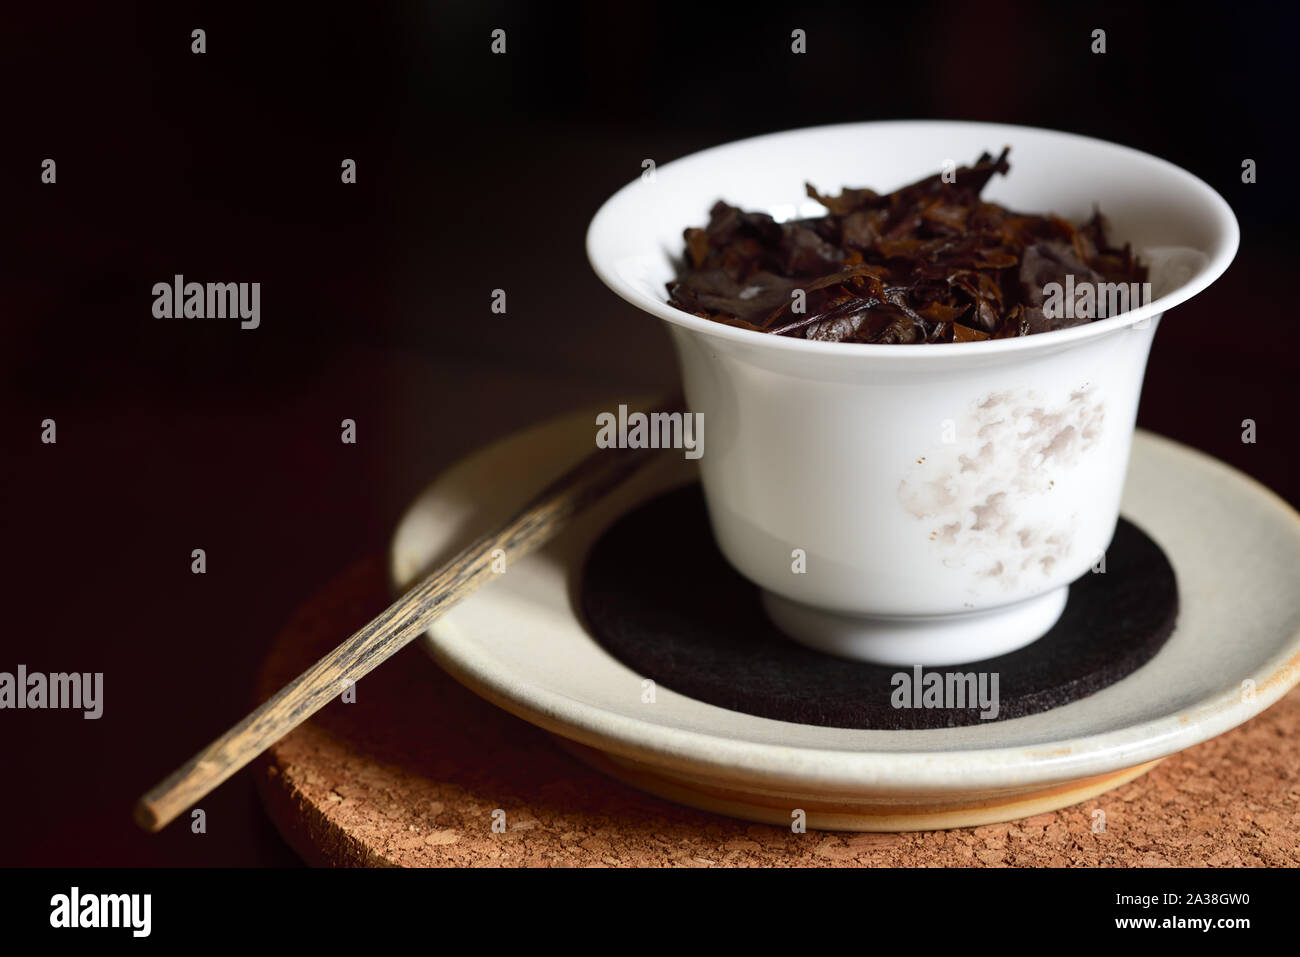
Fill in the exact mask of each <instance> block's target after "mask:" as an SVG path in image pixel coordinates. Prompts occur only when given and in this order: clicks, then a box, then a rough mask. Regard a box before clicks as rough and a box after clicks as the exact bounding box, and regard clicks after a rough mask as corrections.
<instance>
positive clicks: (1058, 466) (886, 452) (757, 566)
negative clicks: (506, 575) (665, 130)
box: [587, 121, 1239, 665]
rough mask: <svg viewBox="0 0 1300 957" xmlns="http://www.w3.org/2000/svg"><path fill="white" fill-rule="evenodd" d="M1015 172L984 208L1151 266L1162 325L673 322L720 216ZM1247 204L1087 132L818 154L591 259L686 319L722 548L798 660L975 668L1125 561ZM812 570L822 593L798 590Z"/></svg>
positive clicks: (886, 140)
mask: <svg viewBox="0 0 1300 957" xmlns="http://www.w3.org/2000/svg"><path fill="white" fill-rule="evenodd" d="M1004 145H1009V146H1010V147H1011V155H1010V161H1011V171H1010V173H1009V174H1008V175H1007V176H1005V177H995V178H994V179H993V180H992V181H991V182H990V184H989V186H988V188H987V189H986V190H985V191H984V197H985V198H986V199H988V200H990V201H993V202H999V203H1002V204H1004V205H1006V206H1009V207H1011V208H1012V209H1017V210H1023V211H1026V212H1053V213H1057V214H1059V215H1062V216H1064V217H1066V218H1067V219H1070V220H1071V221H1073V222H1081V221H1083V220H1085V219H1086V218H1087V217H1088V216H1089V215H1091V212H1092V210H1093V207H1094V205H1096V206H1098V207H1100V209H1101V210H1102V212H1103V214H1104V215H1105V216H1106V217H1107V219H1108V221H1109V223H1110V235H1111V238H1112V241H1115V240H1118V241H1121V242H1122V241H1128V242H1131V243H1132V244H1133V246H1134V248H1135V249H1136V250H1137V252H1138V254H1139V255H1140V256H1142V257H1143V258H1144V259H1145V260H1146V261H1148V262H1149V263H1151V265H1152V276H1151V279H1152V284H1153V287H1154V289H1153V292H1154V298H1153V300H1152V301H1151V302H1150V303H1148V304H1146V305H1144V306H1142V307H1140V308H1137V309H1134V310H1131V311H1129V312H1126V313H1124V314H1123V315H1120V316H1116V317H1113V318H1110V319H1103V320H1099V321H1096V322H1092V323H1087V324H1085V325H1081V326H1076V327H1073V328H1070V329H1066V330H1062V331H1058V332H1050V333H1042V334H1038V335H1033V336H1027V337H1023V338H1017V339H1009V340H997V341H986V342H969V343H943V344H930V345H921V346H906V345H861V344H846V343H824V342H810V341H807V340H802V339H792V338H786V337H779V336H769V335H765V334H763V333H756V332H750V331H748V330H743V329H737V328H733V327H730V326H726V325H722V324H720V323H716V322H712V321H709V320H706V319H700V318H698V317H696V316H692V315H690V314H688V313H685V312H682V311H680V310H677V309H675V308H673V307H671V306H669V305H668V304H667V301H666V300H667V292H666V289H665V283H666V282H667V281H668V280H669V279H671V278H672V276H673V274H674V267H673V263H672V258H673V257H676V256H679V255H680V254H681V250H682V230H683V229H684V228H686V227H687V226H694V225H701V224H703V223H704V222H706V221H707V219H708V210H709V207H710V206H711V205H712V204H713V202H714V201H715V200H717V199H719V198H722V199H725V200H726V201H727V202H729V203H732V204H734V205H737V206H741V207H743V208H746V209H760V210H766V211H768V212H771V213H772V214H773V215H774V216H776V217H777V218H778V219H788V218H792V217H794V216H802V215H810V214H811V215H815V214H817V213H819V212H821V211H822V209H821V207H820V206H819V205H818V204H816V203H814V202H812V201H810V200H808V199H807V198H806V197H805V195H804V189H803V185H804V183H805V182H811V183H812V184H814V185H815V186H817V187H818V188H819V189H821V190H823V191H830V192H837V191H838V190H839V189H840V188H841V187H843V186H870V187H872V188H875V189H877V190H880V191H886V190H890V189H894V188H896V187H898V186H900V185H904V184H906V183H908V182H911V181H914V180H916V179H918V178H920V177H921V176H923V175H926V174H927V173H928V172H930V171H933V170H935V169H938V168H939V167H940V166H941V165H942V164H943V163H944V162H945V161H946V160H949V159H955V160H957V161H958V162H970V161H972V160H973V159H974V158H975V157H976V156H978V155H979V154H980V153H981V152H982V151H984V150H988V151H991V152H996V151H997V150H999V149H1000V148H1001V147H1002V146H1004ZM1238 238H1239V234H1238V228H1237V223H1236V219H1235V218H1234V217H1233V215H1232V212H1231V210H1230V209H1229V207H1228V205H1227V203H1226V202H1225V201H1224V200H1223V199H1222V198H1221V197H1220V196H1219V195H1218V194H1217V193H1215V192H1214V190H1212V189H1211V188H1210V187H1209V186H1207V185H1206V184H1205V183H1204V182H1202V181H1201V180H1199V179H1197V178H1196V177H1194V176H1192V175H1191V174H1190V173H1187V172H1186V171H1184V170H1181V169H1179V168H1178V167H1176V166H1173V165H1171V164H1169V163H1167V162H1165V161H1163V160H1160V159H1157V158H1155V157H1153V156H1149V155H1147V154H1145V153H1140V152H1137V151H1135V150H1131V149H1128V148H1126V147H1122V146H1117V145H1115V144H1112V143H1106V142H1103V141H1100V140H1094V139H1089V138H1085V137H1080V136H1075V135H1072V134H1067V133H1059V132H1053V131H1049V130H1037V129H1030V128H1025V127H1016V126H1003V125H995V124H980V123H957V122H930V121H917V122H887V123H861V124H850V125H843V126H830V127H819V128H814V129H807V130H796V131H793V132H788V133H778V134H773V135H770V136H763V137H758V138H755V139H750V140H744V141H742V142H739V143H733V144H730V145H727V146H722V147H718V148H716V149H711V150H706V151H704V152H702V153H697V154H694V155H691V156H688V157H686V158H684V159H681V160H677V161H675V162H673V163H669V164H667V165H665V166H662V167H660V168H659V169H658V170H657V172H656V175H655V177H654V179H653V180H651V181H646V180H638V181H637V182H635V183H632V184H630V185H628V186H626V187H624V188H623V189H622V190H620V191H619V192H618V193H616V194H615V195H614V196H613V197H612V198H611V199H610V200H609V201H608V202H606V203H605V205H604V206H602V207H601V209H600V211H599V212H598V213H597V214H596V216H595V218H594V219H593V220H592V223H591V226H590V229H589V231H588V233H587V252H588V256H589V257H590V259H591V263H592V266H593V268H594V269H595V270H596V272H597V274H598V275H599V276H600V278H601V279H602V280H604V282H605V283H606V284H607V285H609V286H610V288H611V289H613V290H614V291H615V292H617V293H618V294H619V295H620V296H622V297H623V298H624V299H626V300H628V301H629V302H631V303H633V304H635V305H637V306H639V307H641V308H642V309H644V310H646V311H647V312H650V313H651V314H653V315H655V316H658V317H659V318H661V319H664V320H665V321H666V322H667V323H668V329H669V331H670V333H671V334H672V339H673V342H674V344H675V346H676V349H677V353H678V356H679V359H680V362H681V368H682V377H683V382H684V386H685V391H686V399H687V404H688V405H689V407H690V408H691V410H692V411H695V412H702V413H703V414H704V422H705V436H706V441H705V445H704V455H703V457H702V458H701V459H700V470H701V472H700V474H701V482H702V484H703V488H704V494H705V498H706V501H707V503H708V509H709V517H710V521H711V523H712V526H713V532H714V535H715V537H716V539H717V542H718V545H719V547H720V548H721V550H722V552H723V554H724V555H725V556H726V557H727V559H728V560H729V561H730V562H731V563H732V564H733V565H734V566H735V567H736V568H737V569H738V570H739V571H740V572H741V573H742V574H743V575H745V576H746V577H747V578H749V579H750V580H751V581H753V582H755V583H756V584H758V585H759V586H760V587H761V588H762V589H763V591H764V603H765V606H766V608H767V610H768V613H769V614H770V615H771V617H772V618H773V620H774V621H775V622H776V623H777V624H778V626H780V627H781V628H782V630H784V631H785V632H786V633H787V634H789V635H790V636H791V637H793V638H795V639H797V640H799V641H802V642H804V643H806V644H809V645H811V646H813V647H816V648H819V649H822V650H824V651H828V652H830V653H833V654H838V655H843V656H847V657H854V658H860V659H863V660H868V661H875V662H880V663H885V664H891V665H912V664H927V665H941V664H955V663H959V662H968V661H976V660H980V659H984V658H988V657H991V656H993V655H997V654H1002V653H1005V652H1008V651H1012V650H1014V649H1016V648H1019V647H1022V646H1024V645H1026V644H1029V643H1030V642H1032V641H1034V640H1036V639H1037V638H1039V637H1041V636H1042V635H1043V634H1044V633H1045V632H1046V631H1047V630H1048V629H1049V628H1050V627H1051V626H1052V624H1054V623H1055V621H1056V619H1057V618H1058V617H1059V615H1060V613H1061V611H1062V610H1063V608H1064V606H1065V601H1066V596H1067V590H1068V586H1069V584H1070V582H1072V581H1074V580H1075V579H1077V578H1078V577H1079V576H1081V575H1083V574H1086V573H1088V572H1089V570H1090V569H1092V568H1093V567H1094V566H1095V565H1097V563H1098V562H1099V559H1101V557H1102V555H1103V553H1104V550H1105V548H1106V547H1107V546H1108V545H1109V543H1110V540H1111V536H1112V534H1113V533H1114V530H1115V524H1116V520H1117V518H1118V515H1119V499H1120V491H1121V488H1122V486H1123V483H1124V476H1125V472H1126V469H1127V465H1128V457H1129V449H1130V445H1131V443H1132V438H1133V428H1134V422H1135V419H1136V415H1137V405H1138V396H1139V394H1140V392H1141V388H1142V377H1143V372H1144V370H1145V367H1146V360H1147V354H1148V352H1149V350H1150V348H1151V342H1152V337H1153V336H1154V334H1155V330H1156V327H1157V325H1158V323H1159V320H1160V318H1161V316H1162V315H1163V313H1164V312H1165V311H1166V310H1168V309H1169V308H1171V307H1172V306H1175V305H1177V304H1178V303H1181V302H1183V301H1185V300H1186V299H1188V298H1190V297H1191V296H1193V295H1195V294H1196V293H1197V292H1199V291H1200V290H1202V289H1204V288H1205V287H1206V286H1208V285H1209V284H1210V283H1211V282H1213V281H1214V279H1216V278H1217V277H1218V276H1219V275H1220V274H1221V273H1222V272H1223V271H1224V270H1225V269H1226V268H1227V266H1228V264H1229V263H1230V262H1231V261H1232V258H1233V256H1234V255H1235V253H1236V250H1237V244H1238ZM796 550H802V554H803V556H804V560H803V563H804V567H805V569H806V570H805V571H804V572H802V573H796V572H795V571H794V570H793V569H794V568H795V566H796V560H795V554H796Z"/></svg>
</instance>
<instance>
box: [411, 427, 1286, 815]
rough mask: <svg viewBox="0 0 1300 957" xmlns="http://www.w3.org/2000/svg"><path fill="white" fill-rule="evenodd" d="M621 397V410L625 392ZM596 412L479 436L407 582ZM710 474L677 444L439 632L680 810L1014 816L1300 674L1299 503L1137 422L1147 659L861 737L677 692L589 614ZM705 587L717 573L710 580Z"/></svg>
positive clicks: (451, 657)
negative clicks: (1079, 683) (1162, 604)
mask: <svg viewBox="0 0 1300 957" xmlns="http://www.w3.org/2000/svg"><path fill="white" fill-rule="evenodd" d="M609 407H610V408H616V407H617V403H615V404H614V405H613V406H609ZM597 411H600V410H598V409H592V410H589V411H584V412H581V413H577V414H574V415H570V416H565V417H562V418H559V419H555V420H552V421H550V422H547V423H544V424H542V425H540V426H537V427H535V428H532V429H529V430H527V431H524V432H519V433H516V434H514V435H511V436H508V437H507V438H505V439H503V440H501V441H499V442H497V443H495V444H493V445H490V446H488V447H486V448H484V449H481V450H479V451H477V452H475V453H474V454H473V455H471V456H469V457H467V458H466V459H464V460H462V461H461V462H459V463H458V464H457V465H455V466H454V467H453V468H451V469H449V470H448V471H447V472H446V473H444V474H443V475H442V476H441V477H440V478H439V479H438V480H437V481H436V482H434V484H433V485H431V486H430V487H429V488H428V489H427V490H426V491H425V492H424V493H423V494H422V495H421V496H420V498H419V499H418V500H417V501H416V502H415V503H414V504H413V505H412V506H411V508H410V509H409V510H408V511H407V513H406V515H405V516H404V517H403V519H402V521H401V523H400V525H399V526H398V529H397V532H396V534H395V536H394V539H393V543H392V549H391V555H390V560H391V567H390V572H391V575H392V578H393V580H394V582H395V583H396V584H397V585H398V586H399V587H404V586H405V585H406V584H408V583H409V582H411V581H412V579H413V578H415V577H416V576H417V575H418V574H419V573H420V572H421V570H423V569H426V568H428V567H429V566H431V565H435V564H438V563H441V562H442V561H444V560H445V559H447V558H449V557H450V556H451V555H453V554H454V553H455V552H456V551H457V550H458V549H459V548H460V547H462V546H463V545H464V544H467V543H468V542H469V541H470V540H471V539H473V538H474V537H477V535H479V534H480V533H482V532H486V531H488V530H490V528H491V527H493V526H494V525H496V524H499V523H500V522H501V521H503V520H505V519H506V518H507V517H508V515H509V514H510V513H512V512H513V511H514V510H515V509H517V508H518V506H519V504H520V503H521V502H523V501H525V500H526V499H527V498H528V497H529V496H530V495H531V494H532V493H533V492H535V491H537V490H539V489H540V488H541V487H542V486H543V485H545V484H546V482H547V481H548V480H549V479H551V478H552V477H554V476H555V475H557V474H559V473H560V472H562V471H563V470H564V469H566V468H568V467H569V466H570V465H571V464H573V463H574V462H576V461H577V460H578V459H579V458H581V457H582V456H583V455H585V454H586V453H588V452H589V451H591V449H592V448H593V443H594V435H595V431H596V426H595V416H596V413H597ZM693 480H694V469H693V466H692V464H691V463H690V462H688V461H686V460H685V459H684V458H683V457H681V455H680V453H677V452H672V451H665V452H663V453H662V458H661V459H659V460H657V461H656V462H655V463H654V464H653V465H651V466H650V467H649V468H648V469H647V470H646V471H645V472H643V473H642V474H641V475H639V476H637V477H636V478H635V479H634V480H633V481H632V482H630V483H629V484H628V485H627V486H625V487H624V488H623V489H621V490H620V491H619V492H618V493H616V494H615V495H614V496H612V497H610V498H609V499H608V500H606V501H605V502H603V503H601V504H600V505H598V506H596V507H595V508H594V509H593V510H592V511H591V512H589V513H588V514H587V515H585V516H584V517H583V518H582V519H581V520H580V521H579V522H578V523H577V524H576V525H575V526H574V527H572V528H570V529H569V530H568V531H567V532H565V533H564V534H563V535H562V536H560V538H558V539H557V540H555V541H554V542H552V543H551V544H550V545H548V546H547V547H546V548H544V549H542V550H541V551H539V552H537V553H535V554H533V555H530V556H528V557H527V558H525V559H522V560H520V562H519V564H518V565H513V564H510V563H509V556H507V559H506V560H507V567H506V571H505V572H504V573H503V574H501V575H500V576H499V577H498V578H497V579H496V580H495V581H493V582H491V583H490V584H489V585H488V587H485V588H484V589H482V590H481V591H479V592H478V593H476V594H474V595H471V596H470V597H469V598H468V599H466V600H465V602H464V603H462V604H461V605H459V606H457V607H456V608H455V609H454V610H453V611H452V612H450V613H449V614H448V615H447V616H446V617H445V618H443V619H442V620H440V621H439V622H437V623H436V624H435V625H434V626H433V628H431V629H430V631H429V633H428V635H426V636H425V638H424V641H425V644H426V646H427V648H428V649H429V651H430V652H431V653H432V655H433V656H434V658H435V659H436V660H437V661H438V663H439V664H440V665H441V666H442V667H443V668H445V669H446V670H447V671H448V672H450V673H451V674H452V675H453V676H454V677H455V678H456V679H457V680H459V681H460V682H462V683H463V684H465V685H466V686H468V687H469V688H470V689H472V690H473V691H475V692H476V693H478V694H480V695H482V696H483V697H484V698H486V699H488V700H489V701H492V702H493V703H495V704H497V705H499V706H500V707H502V708H505V709H506V710H508V711H510V712H512V713H514V714H516V715H518V716H519V717H521V718H523V719H525V720H527V721H530V722H532V723H533V724H536V725H538V726H540V727H542V728H544V729H546V730H547V731H550V732H552V733H554V734H555V735H556V736H557V738H558V739H559V741H560V742H561V743H562V744H563V745H564V746H565V747H567V748H569V749H570V750H571V751H573V752H574V753H575V754H577V755H578V756H579V757H581V758H582V759H583V760H585V761H587V762H588V763H590V764H592V765H594V766H595V767H597V768H598V769H600V770H602V771H604V772H606V773H608V774H610V775H612V776H613V777H615V778H618V779H620V780H622V781H625V782H626V783H628V784H630V785H632V786H634V787H637V788H640V789H641V790H644V791H649V792H651V793H653V794H657V795H660V796H662V797H665V798H668V799H670V800H673V801H677V802H680V803H682V804H688V805H692V806H694V807H699V808H704V809H706V810H712V811H716V812H719V813H722V814H728V815H731V816H734V817H740V818H746V819H749V820H754V821H762V822H766V823H772V824H785V825H788V824H789V823H790V822H791V820H792V815H793V814H795V812H796V811H797V810H802V811H803V812H804V813H805V814H806V820H807V824H808V826H809V827H814V828H824V829H837V830H855V831H895V830H930V829H935V828H945V827H962V826H968V825H975V824H986V823H991V822H995V821H1006V820H1011V819H1014V818H1018V817H1024V816H1028V815H1032V814H1039V813H1042V812H1044V811H1049V810H1054V809H1056V808H1061V807H1066V806H1068V805H1071V804H1076V803H1078V802H1080V801H1084V800H1087V799H1089V798H1091V797H1094V796H1096V795H1098V794H1100V793H1102V792H1104V791H1107V790H1109V789H1111V788H1113V787H1117V786H1118V785H1120V784H1123V783H1125V782H1127V781H1130V780H1132V779H1133V778H1135V777H1137V776H1138V775H1140V774H1142V773H1144V772H1145V771H1147V770H1149V769H1150V768H1151V767H1152V766H1153V765H1154V764H1155V763H1156V762H1157V761H1159V760H1160V759H1161V758H1164V757H1167V756H1168V755H1170V754H1174V753H1175V752H1177V751H1180V750H1182V749H1184V748H1187V747H1189V746H1191V745H1194V744H1197V743H1199V742H1201V741H1205V740H1206V739H1208V738H1212V737H1214V736H1215V735H1218V734H1221V733H1223V732H1224V731H1227V730H1228V729H1230V728H1232V727H1235V726H1236V725H1239V724H1241V723H1242V722H1244V721H1247V720H1249V719H1250V718H1251V717H1253V716H1254V715H1256V714H1258V713H1259V712H1261V711H1263V710H1264V709H1265V708H1267V707H1269V706H1270V705H1271V704H1273V703H1274V702H1275V701H1277V700H1278V699H1279V698H1281V697H1282V695H1283V694H1285V693H1286V692H1287V691H1288V690H1289V689H1290V688H1291V687H1292V686H1293V685H1295V684H1296V683H1297V682H1298V681H1300V589H1297V588H1296V582H1297V573H1298V572H1300V516H1297V515H1296V513H1295V512H1294V511H1293V510H1292V509H1291V508H1290V507H1289V506H1288V505H1287V504H1286V503H1284V502H1283V501H1282V500H1281V499H1279V498H1278V497H1277V496H1275V495H1274V494H1273V493H1272V492H1270V491H1268V490H1267V489H1265V488H1263V487H1262V486H1260V485H1259V484H1258V483H1256V482H1254V481H1253V480H1251V479H1249V478H1247V477H1246V476H1244V475H1242V474H1241V473H1239V472H1237V471H1235V470H1233V469H1231V468H1229V467H1228V466H1226V465H1224V464H1222V463H1220V462H1218V461H1216V460H1214V459H1211V458H1209V457H1207V456H1205V455H1203V454H1201V453H1199V452H1195V451H1193V450H1191V449H1189V448H1187V447H1185V446H1182V445H1178V444H1176V443H1174V442H1171V441H1169V440H1167V439H1162V438H1159V437H1158V436H1155V435H1152V434H1150V433H1145V432H1141V431H1139V432H1138V433H1137V436H1136V438H1135V440H1134V445H1133V456H1132V461H1131V464H1130V467H1129V474H1128V481H1127V484H1126V486H1125V489H1124V498H1123V514H1124V515H1125V516H1126V517H1127V518H1129V519H1130V520H1132V521H1133V522H1135V523H1136V524H1137V525H1139V526H1140V527H1141V528H1142V529H1143V530H1144V531H1146V533H1147V534H1148V535H1150V536H1151V537H1152V538H1153V539H1155V540H1156V542H1158V543H1159V544H1160V546H1161V547H1162V548H1163V549H1164V550H1165V553H1166V554H1167V555H1168V557H1169V560H1170V562H1171V563H1172V564H1173V566H1174V570H1175V572H1176V574H1177V577H1178V588H1179V597H1180V610H1179V617H1178V624H1177V627H1176V628H1175V631H1174V634H1173V635H1172V637H1171V638H1170V639H1169V641H1168V642H1167V643H1166V645H1165V646H1164V647H1163V648H1162V649H1161V650H1160V652H1159V653H1158V654H1157V655H1156V657H1155V658H1154V659H1152V660H1151V661H1150V662H1149V663H1148V664H1147V665H1146V666H1144V667H1142V668H1140V669H1139V670H1138V671H1136V672H1134V673H1133V674H1131V675H1129V676H1128V677H1127V678H1125V679H1123V680H1121V681H1119V682H1117V683H1116V684H1114V685H1111V686H1110V687H1108V688H1106V689H1105V690H1103V691H1101V692H1099V693H1097V694H1094V695H1092V696H1090V697H1088V698H1084V699H1082V700H1079V701H1076V702H1073V703H1071V704H1068V705H1066V706H1064V707H1060V708H1056V709H1053V710H1051V711H1046V712H1043V713H1041V714H1036V715H1032V716H1029V717H1024V718H1016V719H1013V720H1006V721H997V722H991V723H988V724H981V725H975V726H968V727H962V728H945V729H936V730H925V731H863V730H851V729H843V728H822V727H814V726H810V725H800V724H792V723H788V722H784V721H774V720H771V719H767V718H758V717H753V716H751V715H746V714H740V713H737V712H732V711H728V710H726V709H723V708H718V707H715V706H713V705H708V704H704V703H702V702H700V701H696V700H694V699H691V698H687V697H685V696H683V695H679V694H676V693H674V692H673V691H671V690H669V689H667V688H663V687H660V688H658V689H656V693H655V695H654V700H653V702H652V703H649V702H644V701H643V687H642V677H641V676H640V675H638V674H636V673H635V672H633V671H631V670H630V669H628V668H627V667H625V666H624V665H622V664H621V663H619V662H618V661H617V660H615V659H614V658H612V657H611V656H610V655H609V654H607V653H606V652H605V651H604V650H603V649H602V648H601V647H600V646H599V645H598V644H597V643H596V641H595V640H594V639H593V638H592V637H591V635H590V634H589V633H588V632H587V631H586V629H585V628H584V625H583V623H582V621H581V618H580V616H579V614H578V612H577V609H576V601H575V592H576V586H577V576H578V574H579V573H580V570H581V564H582V560H583V557H584V556H585V554H586V551H587V549H588V548H589V546H590V545H591V544H592V543H593V542H594V541H595V539H596V538H597V537H598V536H599V534H600V532H601V531H602V530H603V529H604V528H605V527H607V526H608V525H609V524H610V523H611V522H613V521H614V520H615V519H617V518H618V517H620V516H622V515H623V514H625V513H626V512H627V511H628V510H629V509H631V508H632V507H634V506H635V505H637V504H639V503H640V502H642V501H645V500H646V499H648V498H650V497H652V496H654V495H656V494H658V493H659V492H661V491H665V490H667V489H670V488H673V487H676V486H679V485H682V484H684V483H687V482H691V481H693ZM699 594H700V600H701V601H707V600H708V595H709V589H708V583H707V582H702V583H701V585H700V593H699Z"/></svg>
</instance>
